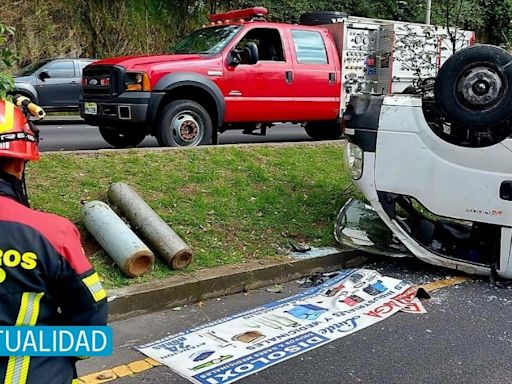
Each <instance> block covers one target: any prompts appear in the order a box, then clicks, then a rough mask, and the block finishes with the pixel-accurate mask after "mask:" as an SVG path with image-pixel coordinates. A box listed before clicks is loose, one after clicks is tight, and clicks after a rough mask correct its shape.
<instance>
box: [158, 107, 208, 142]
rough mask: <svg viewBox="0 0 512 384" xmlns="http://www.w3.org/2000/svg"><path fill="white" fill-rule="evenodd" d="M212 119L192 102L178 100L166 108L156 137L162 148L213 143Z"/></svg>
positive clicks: (162, 113)
mask: <svg viewBox="0 0 512 384" xmlns="http://www.w3.org/2000/svg"><path fill="white" fill-rule="evenodd" d="M212 132H213V125H212V119H211V117H210V115H209V114H208V112H207V111H206V109H205V108H203V107H202V106H201V105H200V104H198V103H196V102H195V101H192V100H176V101H173V102H171V103H169V104H168V105H166V106H165V107H164V109H163V110H162V112H161V115H160V119H159V121H158V123H157V127H156V132H155V136H156V139H157V140H158V144H159V145H160V146H162V147H194V146H197V145H208V144H211V143H212Z"/></svg>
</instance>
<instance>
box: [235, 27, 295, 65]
mask: <svg viewBox="0 0 512 384" xmlns="http://www.w3.org/2000/svg"><path fill="white" fill-rule="evenodd" d="M248 42H253V43H255V44H256V45H257V46H258V54H259V58H258V60H259V61H286V60H285V59H284V53H283V43H282V41H281V35H280V34H279V30H277V29H275V28H254V29H251V30H250V31H249V32H247V34H246V35H245V36H244V37H243V38H242V40H240V42H239V43H238V44H237V46H236V48H237V49H243V48H244V46H245V45H246V44H247V43H248Z"/></svg>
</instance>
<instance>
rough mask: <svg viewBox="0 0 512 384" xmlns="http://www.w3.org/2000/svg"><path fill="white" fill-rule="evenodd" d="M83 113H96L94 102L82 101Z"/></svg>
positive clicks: (96, 106) (96, 107)
mask: <svg viewBox="0 0 512 384" xmlns="http://www.w3.org/2000/svg"><path fill="white" fill-rule="evenodd" d="M84 113H85V114H86V115H97V114H98V105H97V104H96V103H84Z"/></svg>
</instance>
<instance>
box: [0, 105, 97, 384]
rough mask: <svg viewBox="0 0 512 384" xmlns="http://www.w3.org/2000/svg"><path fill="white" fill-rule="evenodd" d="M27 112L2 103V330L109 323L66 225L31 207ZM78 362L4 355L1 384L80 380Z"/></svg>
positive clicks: (75, 236) (76, 237) (33, 143)
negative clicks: (26, 173)
mask: <svg viewBox="0 0 512 384" xmlns="http://www.w3.org/2000/svg"><path fill="white" fill-rule="evenodd" d="M37 142H38V139H37V134H36V132H34V130H33V129H32V128H31V125H29V123H28V122H27V119H26V117H25V115H24V114H23V112H22V111H21V110H20V109H19V108H18V107H16V106H15V105H14V104H13V103H11V102H9V101H4V100H0V303H1V304H0V326H13V325H16V326H22V325H25V326H32V325H53V326H90V325H97V326H98V325H105V324H106V321H107V299H106V297H107V294H106V291H105V290H104V289H103V287H102V286H101V283H100V280H99V277H98V274H97V273H96V272H95V270H94V269H93V267H92V265H91V264H90V262H89V260H88V259H87V257H86V256H85V254H84V251H83V249H82V247H81V244H80V234H79V232H78V230H77V228H76V227H75V226H74V225H73V224H72V223H71V222H70V221H69V220H67V219H65V218H63V217H60V216H57V215H53V214H49V213H43V212H38V211H35V210H33V209H31V208H30V207H29V203H28V199H27V194H26V188H25V185H24V171H25V165H26V163H27V162H28V161H37V160H39V151H38V146H37ZM77 359H78V357H77V358H74V357H14V356H12V357H0V384H1V383H4V384H22V383H23V384H24V383H37V384H40V383H45V384H52V383H55V384H63V383H73V382H77V380H75V379H76V376H77V375H76V368H75V363H76V361H77Z"/></svg>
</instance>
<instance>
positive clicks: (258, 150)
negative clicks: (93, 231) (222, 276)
mask: <svg viewBox="0 0 512 384" xmlns="http://www.w3.org/2000/svg"><path fill="white" fill-rule="evenodd" d="M342 155H343V147H342V144H341V143H339V144H338V143H336V144H332V143H329V144H327V143H326V144H319V145H296V146H247V147H222V146H221V147H209V148H196V149H194V148H193V149H187V150H168V151H140V150H137V151H135V150H133V151H127V152H126V151H122V152H115V151H112V152H104V153H90V154H64V153H63V154H57V153H56V154H43V159H42V160H41V161H40V162H38V163H33V164H30V165H29V168H28V174H27V182H28V186H29V196H30V199H31V203H32V206H33V207H34V208H36V209H41V210H45V211H50V212H55V213H58V214H61V215H64V216H67V217H68V218H70V219H71V220H72V221H73V222H75V223H76V224H77V225H78V226H79V227H80V228H81V229H82V231H83V233H84V239H83V240H85V242H86V243H89V244H88V245H89V246H88V247H86V249H88V250H90V249H93V248H91V247H90V245H91V244H93V243H94V242H92V241H91V239H90V236H89V235H87V234H86V231H85V229H84V228H83V225H82V224H81V219H80V211H81V204H80V202H81V201H89V200H102V201H106V194H107V189H108V186H109V184H110V183H112V182H116V181H123V182H126V183H128V184H129V185H131V186H132V187H133V188H134V189H135V190H136V191H137V192H139V194H140V195H141V196H142V197H143V198H144V199H145V200H146V202H147V203H148V204H149V205H150V206H151V207H152V208H153V209H154V210H155V211H156V212H157V213H158V214H159V215H160V216H161V217H162V218H163V219H164V220H165V221H166V222H167V223H168V224H169V225H170V226H171V227H172V228H173V229H174V230H175V231H176V232H177V233H178V234H179V235H180V236H181V237H182V238H183V239H184V240H185V242H187V243H188V244H189V245H190V246H191V247H192V249H193V250H194V252H195V259H194V262H193V263H192V265H191V266H190V267H188V268H187V269H186V270H185V271H181V272H172V271H171V270H170V269H169V268H168V267H167V266H166V265H164V264H163V263H162V262H160V261H158V262H157V263H155V268H154V270H153V271H152V272H151V273H149V274H147V275H146V276H143V277H140V278H137V279H130V278H126V277H124V276H123V275H122V273H121V272H120V270H119V269H118V268H117V266H116V265H115V264H113V262H112V261H111V259H110V258H109V257H108V256H107V255H106V254H105V253H104V252H103V251H97V252H89V253H92V254H91V255H90V258H91V260H92V262H93V263H94V265H95V267H96V268H97V270H98V272H99V273H100V275H101V276H102V278H103V280H104V283H105V286H107V287H109V288H112V287H119V286H122V285H125V284H131V283H134V282H140V281H147V280H150V279H154V278H160V277H164V276H169V275H171V274H173V273H183V272H187V271H192V270H194V269H200V268H207V267H215V266H219V265H225V264H232V263H240V262H243V261H244V260H251V259H257V258H272V257H274V258H275V257H279V256H280V255H283V254H284V253H285V250H286V249H288V248H289V241H290V240H293V241H297V240H305V241H307V242H309V243H310V244H312V245H316V246H319V245H334V243H335V242H334V238H333V223H334V219H335V217H336V214H337V212H338V211H339V209H340V207H341V206H342V204H343V203H344V202H345V200H346V199H347V196H344V195H343V194H342V192H343V191H344V190H345V188H347V186H348V185H349V184H350V178H349V176H348V175H347V174H346V173H345V172H344V169H343V164H342V159H343V156H342Z"/></svg>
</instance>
